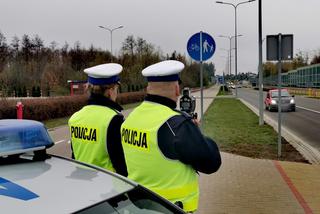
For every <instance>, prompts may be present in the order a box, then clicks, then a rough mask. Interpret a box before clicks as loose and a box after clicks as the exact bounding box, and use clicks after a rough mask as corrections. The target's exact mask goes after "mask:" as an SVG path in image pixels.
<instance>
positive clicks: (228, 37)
mask: <svg viewBox="0 0 320 214" xmlns="http://www.w3.org/2000/svg"><path fill="white" fill-rule="evenodd" d="M239 36H243V35H241V34H239V35H237V36H224V35H219V37H221V38H227V39H229V43H230V49H229V57H230V60H229V68H230V69H229V75H231V71H232V70H231V50H232V48H231V40H232V39H233V38H235V37H239ZM234 49H235V48H234Z"/></svg>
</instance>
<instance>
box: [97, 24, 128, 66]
mask: <svg viewBox="0 0 320 214" xmlns="http://www.w3.org/2000/svg"><path fill="white" fill-rule="evenodd" d="M99 28H102V29H104V30H108V31H109V32H110V53H111V62H112V32H113V31H114V30H117V29H120V28H123V25H120V26H119V27H115V28H112V29H110V28H107V27H104V26H101V25H100V26H99Z"/></svg>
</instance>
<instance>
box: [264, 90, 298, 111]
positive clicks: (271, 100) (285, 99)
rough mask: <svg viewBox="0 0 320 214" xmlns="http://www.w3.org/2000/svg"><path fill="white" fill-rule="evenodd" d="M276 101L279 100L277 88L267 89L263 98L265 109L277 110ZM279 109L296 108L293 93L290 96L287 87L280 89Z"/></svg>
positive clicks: (292, 109) (290, 109) (288, 109)
mask: <svg viewBox="0 0 320 214" xmlns="http://www.w3.org/2000/svg"><path fill="white" fill-rule="evenodd" d="M278 102H279V90H278V89H271V90H269V91H268V92H267V96H266V98H265V100H264V104H265V108H266V110H269V111H276V110H278ZM281 110H287V111H295V110H296V103H295V100H294V95H293V96H291V95H290V94H289V92H288V90H287V89H281Z"/></svg>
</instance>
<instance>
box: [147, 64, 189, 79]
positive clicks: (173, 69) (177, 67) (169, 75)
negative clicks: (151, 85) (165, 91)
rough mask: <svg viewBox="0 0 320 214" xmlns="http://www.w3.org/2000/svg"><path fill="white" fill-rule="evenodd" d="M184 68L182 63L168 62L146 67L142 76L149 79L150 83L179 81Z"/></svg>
mask: <svg viewBox="0 0 320 214" xmlns="http://www.w3.org/2000/svg"><path fill="white" fill-rule="evenodd" d="M183 68H184V64H183V63H182V62H179V61H176V60H166V61H162V62H159V63H156V64H153V65H150V66H148V67H146V68H145V69H143V70H142V75H143V76H145V77H147V80H148V81H149V82H170V81H178V80H179V73H180V72H181V71H182V70H183Z"/></svg>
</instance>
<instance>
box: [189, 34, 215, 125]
mask: <svg viewBox="0 0 320 214" xmlns="http://www.w3.org/2000/svg"><path fill="white" fill-rule="evenodd" d="M215 50H216V43H215V41H214V39H213V38H212V36H210V35H209V34H207V33H205V32H202V31H200V32H199V33H196V34H194V35H192V36H191V37H190V39H189V40H188V43H187V51H188V54H189V55H190V57H191V58H192V59H194V60H196V61H199V62H200V88H201V120H202V119H203V65H202V62H203V61H206V60H208V59H210V58H211V57H212V56H213V54H214V52H215Z"/></svg>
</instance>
